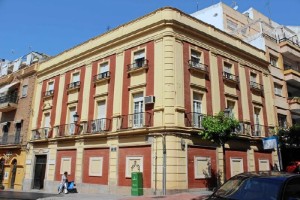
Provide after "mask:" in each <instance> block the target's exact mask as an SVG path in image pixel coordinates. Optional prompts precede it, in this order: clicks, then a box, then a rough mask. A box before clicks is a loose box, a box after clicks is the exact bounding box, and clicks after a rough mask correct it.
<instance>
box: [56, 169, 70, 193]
mask: <svg viewBox="0 0 300 200" xmlns="http://www.w3.org/2000/svg"><path fill="white" fill-rule="evenodd" d="M63 189H64V193H65V194H67V193H68V172H64V174H63V175H62V176H61V182H60V187H59V190H58V193H59V194H60V193H61V192H62V190H63Z"/></svg>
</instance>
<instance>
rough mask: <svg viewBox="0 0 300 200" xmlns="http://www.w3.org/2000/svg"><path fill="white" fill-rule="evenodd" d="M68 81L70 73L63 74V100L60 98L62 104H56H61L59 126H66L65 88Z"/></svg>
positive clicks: (66, 96)
mask: <svg viewBox="0 0 300 200" xmlns="http://www.w3.org/2000/svg"><path fill="white" fill-rule="evenodd" d="M70 79H71V72H70V71H69V72H67V73H66V74H65V85H64V92H63V98H62V102H58V103H61V104H62V108H61V118H60V124H61V125H63V124H66V116H67V113H68V110H67V109H68V106H67V102H68V93H67V88H68V84H70Z"/></svg>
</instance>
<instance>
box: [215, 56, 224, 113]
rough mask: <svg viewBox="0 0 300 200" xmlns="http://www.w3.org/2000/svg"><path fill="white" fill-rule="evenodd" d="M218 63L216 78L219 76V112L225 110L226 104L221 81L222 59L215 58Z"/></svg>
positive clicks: (219, 57)
mask: <svg viewBox="0 0 300 200" xmlns="http://www.w3.org/2000/svg"><path fill="white" fill-rule="evenodd" d="M217 63H218V76H219V87H220V104H221V105H220V106H221V110H225V108H226V102H225V88H224V81H223V58H222V57H221V56H219V55H218V56H217Z"/></svg>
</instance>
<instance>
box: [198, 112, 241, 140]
mask: <svg viewBox="0 0 300 200" xmlns="http://www.w3.org/2000/svg"><path fill="white" fill-rule="evenodd" d="M238 125H239V121H237V120H236V119H235V118H233V117H228V116H225V114H224V112H219V113H218V115H216V116H206V117H204V118H203V121H202V126H203V129H204V130H202V131H200V133H199V135H200V136H201V137H202V139H205V140H210V141H212V142H215V143H217V144H218V145H223V144H225V143H226V142H227V141H228V140H229V139H231V138H232V137H234V136H235V128H237V127H238Z"/></svg>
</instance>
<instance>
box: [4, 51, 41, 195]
mask: <svg viewBox="0 0 300 200" xmlns="http://www.w3.org/2000/svg"><path fill="white" fill-rule="evenodd" d="M45 58H46V56H45V55H43V54H40V53H37V52H31V53H29V54H28V55H25V56H23V57H21V58H18V59H16V60H15V61H8V60H5V59H3V60H1V62H0V187H1V188H2V189H3V188H5V189H16V190H22V187H23V178H24V174H25V168H24V167H25V160H26V152H27V136H28V129H29V124H30V123H29V119H30V114H31V112H32V110H31V102H32V98H33V90H34V87H35V86H34V84H35V73H36V70H37V65H38V62H39V61H42V60H44V59H45Z"/></svg>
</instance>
